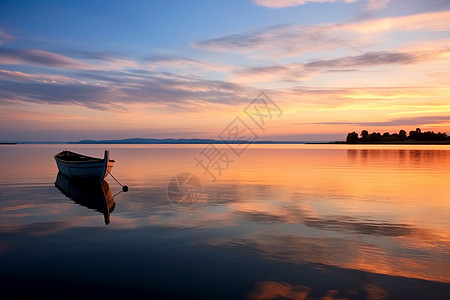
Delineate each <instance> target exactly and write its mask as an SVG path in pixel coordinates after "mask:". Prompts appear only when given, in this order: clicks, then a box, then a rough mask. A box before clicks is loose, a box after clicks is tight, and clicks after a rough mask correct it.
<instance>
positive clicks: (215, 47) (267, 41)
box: [194, 25, 352, 56]
mask: <svg viewBox="0 0 450 300" xmlns="http://www.w3.org/2000/svg"><path fill="white" fill-rule="evenodd" d="M334 31H335V26H330V25H317V26H300V25H276V26H271V27H267V28H262V29H259V30H254V31H249V32H243V33H237V34H231V35H227V36H224V37H219V38H215V39H210V40H204V41H200V42H197V43H194V46H195V47H199V48H203V49H206V50H210V51H225V52H238V53H252V52H260V53H264V54H266V55H274V56H286V55H287V56H289V55H299V54H302V53H306V52H311V51H324V50H330V49H335V48H340V47H343V46H344V45H349V46H350V45H351V44H352V42H351V40H350V39H349V38H348V37H345V36H342V35H340V36H339V35H336V34H334Z"/></svg>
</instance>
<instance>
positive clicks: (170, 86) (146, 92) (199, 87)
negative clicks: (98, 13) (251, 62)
mask: <svg viewBox="0 0 450 300" xmlns="http://www.w3.org/2000/svg"><path fill="white" fill-rule="evenodd" d="M88 74H89V73H88ZM92 77H93V79H92V80H86V76H85V75H84V76H83V79H74V78H69V77H64V76H49V75H42V74H37V75H33V74H27V73H23V72H12V71H1V72H0V103H3V104H8V103H11V102H12V101H27V102H39V103H49V104H75V105H82V106H86V107H89V108H95V109H100V108H101V109H105V108H114V107H120V106H122V107H125V106H126V104H131V103H146V104H152V103H153V104H160V105H167V106H168V107H170V106H173V105H174V104H177V105H178V106H180V107H183V106H185V107H190V108H192V106H195V105H199V104H200V103H218V104H227V105H237V104H240V103H247V102H248V101H249V99H248V98H247V96H248V94H251V92H250V90H251V89H249V88H245V87H243V86H240V85H238V84H234V83H229V82H225V81H215V80H206V79H200V78H190V77H183V76H180V75H173V74H167V73H158V72H150V71H144V70H142V71H141V72H139V71H138V70H135V71H134V72H133V71H128V72H119V71H116V72H113V73H112V74H111V73H109V72H101V71H97V72H95V73H94V74H93V76H92Z"/></svg>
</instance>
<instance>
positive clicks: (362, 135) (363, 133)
mask: <svg viewBox="0 0 450 300" xmlns="http://www.w3.org/2000/svg"><path fill="white" fill-rule="evenodd" d="M368 136H369V132H368V131H367V130H363V131H361V138H362V139H363V141H365V140H366V139H367V137H368Z"/></svg>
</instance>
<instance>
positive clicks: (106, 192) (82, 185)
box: [55, 172, 116, 224]
mask: <svg viewBox="0 0 450 300" xmlns="http://www.w3.org/2000/svg"><path fill="white" fill-rule="evenodd" d="M55 186H56V187H57V188H58V189H59V190H60V191H61V192H62V193H63V194H64V195H65V196H67V197H68V198H70V199H72V200H73V201H74V202H75V203H78V204H80V205H82V206H85V207H87V208H90V209H93V210H97V211H98V212H100V213H102V214H103V216H104V218H105V224H109V223H110V217H109V214H110V213H111V212H113V211H114V207H115V206H116V203H115V202H114V197H113V195H112V193H111V190H110V188H109V184H108V182H107V181H106V180H103V182H102V183H101V184H98V183H90V182H83V181H76V180H71V179H70V178H68V177H66V176H64V175H63V174H62V173H60V172H58V175H57V176H56V181H55Z"/></svg>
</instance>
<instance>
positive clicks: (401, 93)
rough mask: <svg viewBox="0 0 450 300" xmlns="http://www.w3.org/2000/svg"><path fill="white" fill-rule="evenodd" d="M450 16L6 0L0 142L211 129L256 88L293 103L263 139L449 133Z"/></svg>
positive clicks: (390, 6) (408, 10)
mask: <svg viewBox="0 0 450 300" xmlns="http://www.w3.org/2000/svg"><path fill="white" fill-rule="evenodd" d="M449 19H450V2H448V1H441V0H431V1H426V2H425V1H419V0H396V1H394V0H328V1H327V0H324V1H320V0H253V1H250V0H249V1H190V2H188V1H76V2H75V1H74V2H69V1H2V2H1V4H0V106H1V107H0V108H1V110H2V112H1V113H0V114H1V117H2V121H0V125H1V127H3V128H5V130H2V132H0V140H76V139H84V138H94V139H100V138H102V137H104V138H125V137H135V136H140V137H205V138H214V137H216V135H217V134H218V133H219V132H220V131H221V130H222V129H223V128H224V127H225V126H226V125H227V123H228V122H230V121H231V120H232V119H233V117H234V116H236V115H238V114H239V112H240V111H241V110H242V108H243V107H244V106H245V105H246V104H247V103H249V102H250V101H251V100H252V99H253V98H254V97H255V96H256V95H257V93H258V91H260V90H264V91H266V93H267V94H268V95H269V96H270V97H271V98H272V99H273V100H274V101H277V103H279V105H280V107H282V108H284V110H285V112H286V113H285V114H284V117H283V119H280V120H279V121H277V123H274V125H273V128H272V130H267V132H266V134H267V136H266V137H267V138H273V139H284V138H289V139H295V140H303V139H308V140H323V139H343V138H345V135H346V133H347V132H348V131H353V130H357V131H358V130H361V129H363V127H362V126H366V127H365V128H367V129H369V131H370V130H373V131H397V130H399V129H400V127H401V126H403V127H405V126H406V128H405V129H407V130H408V129H410V127H415V126H421V127H424V128H427V129H429V130H435V131H446V130H448V129H449V128H450V124H449V122H448V121H447V116H448V115H450V109H449V108H450V104H449V103H448V97H449V94H450V93H449V91H448V88H447V87H448V84H449V82H450V75H449V71H448V70H449V69H450V68H449V55H448V53H449V49H448V45H449V41H450V36H449V35H450V33H449V29H450V24H449V21H448V20H449ZM111 119H114V120H115V122H114V125H112V124H111V122H110V120H111ZM312 124H315V125H312ZM330 124H333V126H331V125H330ZM358 124H361V125H358ZM382 124H389V126H388V125H385V126H383V125H382ZM352 126H353V127H352ZM409 126H410V127H409Z"/></svg>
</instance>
